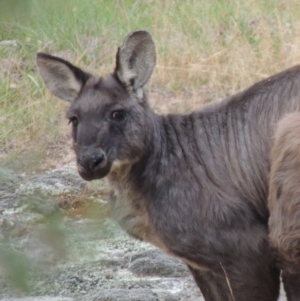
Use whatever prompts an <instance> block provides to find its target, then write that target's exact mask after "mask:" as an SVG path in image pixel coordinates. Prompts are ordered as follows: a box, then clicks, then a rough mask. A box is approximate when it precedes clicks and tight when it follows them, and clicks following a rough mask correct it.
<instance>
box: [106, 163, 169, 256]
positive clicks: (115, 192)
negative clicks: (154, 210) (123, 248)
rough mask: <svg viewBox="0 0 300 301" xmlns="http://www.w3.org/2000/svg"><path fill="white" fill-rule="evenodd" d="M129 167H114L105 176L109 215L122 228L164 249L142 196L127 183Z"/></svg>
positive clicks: (137, 237)
mask: <svg viewBox="0 0 300 301" xmlns="http://www.w3.org/2000/svg"><path fill="white" fill-rule="evenodd" d="M128 171H129V167H126V166H123V167H120V168H118V169H114V170H113V171H112V172H111V173H110V174H109V176H108V177H107V180H108V184H109V187H110V189H111V190H110V198H109V208H110V215H111V217H112V219H114V220H115V221H116V222H117V223H118V224H119V225H120V226H121V228H122V229H123V230H125V231H126V232H127V233H128V234H129V235H131V236H133V237H134V238H136V239H139V240H142V241H147V242H149V243H151V244H153V245H155V246H157V247H159V248H161V249H163V250H165V251H167V248H166V246H165V244H164V243H163V242H162V240H161V239H160V237H159V236H158V235H157V233H156V232H155V230H154V229H153V227H152V226H151V223H150V219H149V215H148V212H147V210H146V206H145V202H144V200H143V197H142V196H141V195H140V194H139V193H138V192H135V191H134V190H133V189H132V187H131V186H130V185H129V183H128V179H127V174H128Z"/></svg>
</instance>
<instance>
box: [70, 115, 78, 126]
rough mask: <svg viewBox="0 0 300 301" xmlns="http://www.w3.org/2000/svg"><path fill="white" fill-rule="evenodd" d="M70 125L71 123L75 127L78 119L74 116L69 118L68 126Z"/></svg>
mask: <svg viewBox="0 0 300 301" xmlns="http://www.w3.org/2000/svg"><path fill="white" fill-rule="evenodd" d="M70 123H72V124H73V126H77V125H78V118H77V117H76V116H74V117H71V118H70V119H69V124H70Z"/></svg>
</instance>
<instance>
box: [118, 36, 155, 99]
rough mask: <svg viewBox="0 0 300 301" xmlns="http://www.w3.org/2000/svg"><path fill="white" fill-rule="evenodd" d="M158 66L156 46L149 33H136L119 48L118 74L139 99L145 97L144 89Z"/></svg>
mask: <svg viewBox="0 0 300 301" xmlns="http://www.w3.org/2000/svg"><path fill="white" fill-rule="evenodd" d="M155 64H156V52H155V45H154V42H153V40H152V37H151V35H150V34H149V33H148V32H147V31H143V30H140V31H134V32H132V33H131V34H130V35H129V36H128V37H127V38H126V39H125V41H124V44H123V46H121V47H119V49H118V53H117V59H116V70H115V72H116V74H117V76H118V78H119V80H120V81H121V82H122V83H124V84H125V85H126V86H127V87H128V88H130V89H131V90H132V91H133V93H135V94H136V95H137V97H138V98H142V97H143V92H142V88H143V86H144V85H145V84H146V83H147V81H148V80H149V78H150V76H151V74H152V71H153V68H154V66H155Z"/></svg>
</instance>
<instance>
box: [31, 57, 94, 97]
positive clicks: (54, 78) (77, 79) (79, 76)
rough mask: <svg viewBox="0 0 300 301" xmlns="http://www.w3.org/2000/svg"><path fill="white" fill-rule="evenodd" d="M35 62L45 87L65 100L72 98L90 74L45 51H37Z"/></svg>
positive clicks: (76, 94)
mask: <svg viewBox="0 0 300 301" xmlns="http://www.w3.org/2000/svg"><path fill="white" fill-rule="evenodd" d="M36 62H37V66H38V70H39V73H40V75H41V77H42V79H43V81H44V82H45V84H46V86H47V88H48V89H49V90H50V91H51V92H52V93H53V94H54V95H55V96H57V97H58V98H61V99H63V100H66V101H72V100H74V99H75V98H76V97H77V96H78V94H79V93H80V91H81V89H82V87H83V86H84V85H85V83H86V81H87V80H88V78H89V77H90V76H91V75H90V74H88V73H86V72H84V71H82V70H81V69H79V68H77V67H75V66H73V65H72V64H71V63H69V62H67V61H65V60H63V59H61V58H59V57H55V56H52V55H49V54H46V53H42V52H39V53H38V54H37V57H36Z"/></svg>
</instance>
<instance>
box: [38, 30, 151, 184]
mask: <svg viewBox="0 0 300 301" xmlns="http://www.w3.org/2000/svg"><path fill="white" fill-rule="evenodd" d="M155 63H156V53H155V46H154V43H153V40H152V38H151V36H150V34H149V33H148V32H146V31H135V32H133V33H131V34H130V35H129V36H128V37H127V38H126V39H125V41H124V44H123V46H121V47H119V49H118V52H117V57H116V67H115V70H114V72H113V73H112V74H109V75H106V76H103V77H95V76H93V75H91V74H89V73H87V72H85V71H83V70H81V69H79V68H78V67H75V66H73V65H72V64H71V63H69V62H67V61H65V60H63V59H61V58H58V57H54V56H51V55H48V54H45V53H38V54H37V66H38V70H39V72H40V74H41V77H42V79H43V80H44V82H45V84H46V86H47V88H48V89H49V90H50V91H51V92H52V93H53V94H54V95H55V96H57V97H59V98H61V99H63V100H66V101H69V102H70V103H71V104H70V108H69V110H68V113H67V118H68V119H69V121H70V123H71V124H72V132H73V145H74V150H75V153H76V158H77V167H78V171H79V174H80V175H81V176H82V177H83V178H84V179H85V180H93V179H100V178H102V177H104V176H106V175H107V174H108V173H109V172H110V170H111V168H112V165H113V163H114V162H126V163H129V164H130V163H134V162H136V161H137V160H139V159H140V158H141V157H142V155H143V154H144V153H145V151H146V150H147V147H148V143H149V139H150V136H151V122H152V118H153V117H152V114H151V112H152V111H151V110H150V109H149V107H148V103H147V99H146V95H145V93H144V91H143V87H144V85H145V84H146V83H147V81H148V80H149V78H150V76H151V73H152V71H153V68H154V66H155Z"/></svg>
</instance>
